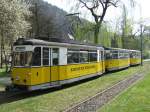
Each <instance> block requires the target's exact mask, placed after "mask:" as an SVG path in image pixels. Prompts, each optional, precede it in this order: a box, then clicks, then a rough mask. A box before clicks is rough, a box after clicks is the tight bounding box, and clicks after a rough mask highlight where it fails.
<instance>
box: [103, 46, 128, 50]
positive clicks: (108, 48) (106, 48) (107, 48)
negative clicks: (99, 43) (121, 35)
mask: <svg viewBox="0 0 150 112" xmlns="http://www.w3.org/2000/svg"><path fill="white" fill-rule="evenodd" d="M105 50H123V51H130V50H129V49H122V48H110V47H105Z"/></svg>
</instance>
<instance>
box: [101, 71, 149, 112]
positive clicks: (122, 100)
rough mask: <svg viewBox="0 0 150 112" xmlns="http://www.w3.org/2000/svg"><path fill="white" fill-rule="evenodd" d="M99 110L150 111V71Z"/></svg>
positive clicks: (113, 111) (115, 111) (114, 111)
mask: <svg viewBox="0 0 150 112" xmlns="http://www.w3.org/2000/svg"><path fill="white" fill-rule="evenodd" d="M99 112H150V73H149V74H147V75H146V76H145V78H144V79H143V80H141V81H140V82H138V83H137V84H136V85H135V86H133V87H130V88H129V89H127V91H125V92H123V93H122V94H121V95H120V96H118V97H117V98H115V99H114V100H113V101H112V102H111V103H108V104H107V105H105V106H104V107H103V108H102V109H101V110H99Z"/></svg>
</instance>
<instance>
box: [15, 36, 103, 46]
mask: <svg viewBox="0 0 150 112" xmlns="http://www.w3.org/2000/svg"><path fill="white" fill-rule="evenodd" d="M16 45H57V46H61V45H63V46H70V45H76V46H77V45H78V46H91V47H103V46H101V45H95V44H89V43H81V42H78V41H75V40H71V39H62V38H48V39H45V38H40V39H37V38H35V39H25V38H19V39H18V40H17V41H16V42H15V43H14V46H16Z"/></svg>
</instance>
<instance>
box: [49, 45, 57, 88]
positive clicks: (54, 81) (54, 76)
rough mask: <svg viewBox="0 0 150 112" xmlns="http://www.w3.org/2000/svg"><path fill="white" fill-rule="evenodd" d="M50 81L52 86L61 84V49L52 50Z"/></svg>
mask: <svg viewBox="0 0 150 112" xmlns="http://www.w3.org/2000/svg"><path fill="white" fill-rule="evenodd" d="M50 51H51V52H50V53H51V63H50V64H51V66H50V81H51V85H58V84H59V48H51V49H50Z"/></svg>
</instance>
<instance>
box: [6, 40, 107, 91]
mask: <svg viewBox="0 0 150 112" xmlns="http://www.w3.org/2000/svg"><path fill="white" fill-rule="evenodd" d="M104 72H105V64H104V48H103V47H101V46H93V45H84V44H79V43H77V42H63V41H62V42H61V41H60V40H59V42H57V41H54V39H53V41H52V40H51V41H49V42H48V41H44V40H37V39H29V40H28V39H26V40H25V39H19V40H18V41H16V42H15V43H14V47H13V68H12V74H11V80H12V84H13V88H17V89H18V88H19V89H24V90H29V91H32V90H38V89H46V88H52V87H56V86H61V85H63V84H68V83H72V82H75V81H79V80H82V79H86V78H90V77H94V76H98V75H101V74H103V73H104ZM7 88H9V87H7Z"/></svg>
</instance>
